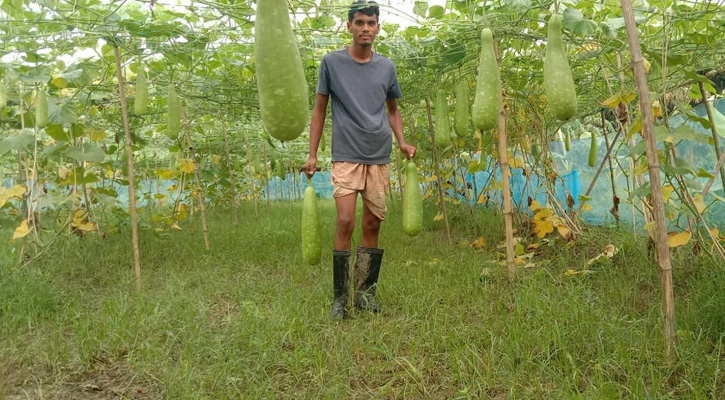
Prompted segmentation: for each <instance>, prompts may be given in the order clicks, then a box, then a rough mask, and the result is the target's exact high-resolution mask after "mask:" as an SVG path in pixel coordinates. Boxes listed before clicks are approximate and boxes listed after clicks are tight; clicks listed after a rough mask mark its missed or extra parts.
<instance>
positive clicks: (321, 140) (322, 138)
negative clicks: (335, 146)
mask: <svg viewBox="0 0 725 400" xmlns="http://www.w3.org/2000/svg"><path fill="white" fill-rule="evenodd" d="M320 150H322V151H325V135H322V136H320Z"/></svg>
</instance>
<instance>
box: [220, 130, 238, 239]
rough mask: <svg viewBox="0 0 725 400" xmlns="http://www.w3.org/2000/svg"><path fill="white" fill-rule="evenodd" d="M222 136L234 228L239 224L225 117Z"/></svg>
mask: <svg viewBox="0 0 725 400" xmlns="http://www.w3.org/2000/svg"><path fill="white" fill-rule="evenodd" d="M221 120H222V134H223V135H224V152H225V153H226V155H227V169H228V170H229V188H230V190H231V192H232V215H233V216H234V226H237V225H238V224H239V219H238V217H237V192H236V188H235V187H234V168H233V165H232V157H231V154H230V153H229V139H228V136H227V121H226V118H225V117H222V119H221Z"/></svg>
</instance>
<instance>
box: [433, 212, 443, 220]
mask: <svg viewBox="0 0 725 400" xmlns="http://www.w3.org/2000/svg"><path fill="white" fill-rule="evenodd" d="M441 220H443V213H438V214H436V216H435V217H433V221H436V222H437V221H441Z"/></svg>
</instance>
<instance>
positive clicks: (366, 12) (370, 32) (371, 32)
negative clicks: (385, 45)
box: [347, 0, 380, 47]
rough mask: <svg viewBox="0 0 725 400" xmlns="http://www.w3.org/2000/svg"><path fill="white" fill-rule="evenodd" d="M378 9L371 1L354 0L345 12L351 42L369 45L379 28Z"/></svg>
mask: <svg viewBox="0 0 725 400" xmlns="http://www.w3.org/2000/svg"><path fill="white" fill-rule="evenodd" d="M379 16H380V9H379V8H378V5H377V4H376V3H375V2H373V1H366V0H355V2H353V3H352V5H351V6H350V11H349V12H348V13H347V20H348V21H347V30H348V31H349V32H350V34H352V41H353V44H357V45H359V46H363V47H365V46H371V45H372V44H373V41H374V40H375V35H377V34H378V31H379V30H380V23H379V21H378V18H379Z"/></svg>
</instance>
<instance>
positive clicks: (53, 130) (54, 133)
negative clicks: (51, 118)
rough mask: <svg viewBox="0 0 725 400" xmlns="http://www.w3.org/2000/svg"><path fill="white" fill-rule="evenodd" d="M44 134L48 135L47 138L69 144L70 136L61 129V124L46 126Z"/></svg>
mask: <svg viewBox="0 0 725 400" xmlns="http://www.w3.org/2000/svg"><path fill="white" fill-rule="evenodd" d="M45 133H47V134H48V136H50V137H52V138H53V139H55V140H58V141H63V142H69V141H70V136H69V135H68V132H66V131H65V129H63V125H61V124H48V125H47V126H46V127H45Z"/></svg>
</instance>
